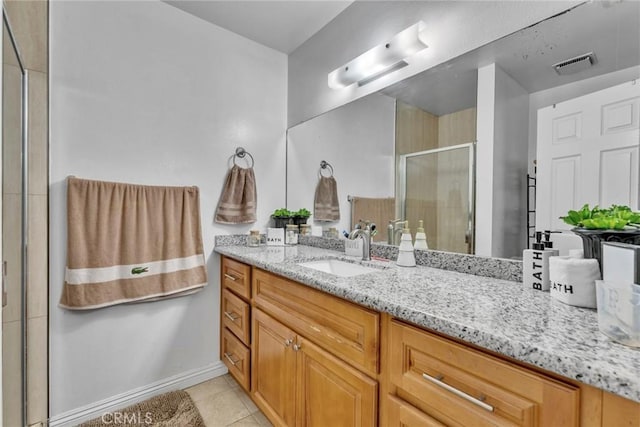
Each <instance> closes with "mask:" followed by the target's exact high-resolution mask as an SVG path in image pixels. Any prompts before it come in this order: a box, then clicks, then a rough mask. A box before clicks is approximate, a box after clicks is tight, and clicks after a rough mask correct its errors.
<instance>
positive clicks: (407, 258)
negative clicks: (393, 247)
mask: <svg viewBox="0 0 640 427" xmlns="http://www.w3.org/2000/svg"><path fill="white" fill-rule="evenodd" d="M396 264H398V265H399V266H402V267H415V266H416V257H415V254H414V253H413V244H412V239H411V231H410V230H409V221H405V222H404V228H403V229H402V238H401V239H400V247H399V248H398V260H397V261H396Z"/></svg>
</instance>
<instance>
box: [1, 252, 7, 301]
mask: <svg viewBox="0 0 640 427" xmlns="http://www.w3.org/2000/svg"><path fill="white" fill-rule="evenodd" d="M6 279H7V261H3V262H2V306H3V307H6V306H7V288H6V287H5V285H4V284H5V282H6Z"/></svg>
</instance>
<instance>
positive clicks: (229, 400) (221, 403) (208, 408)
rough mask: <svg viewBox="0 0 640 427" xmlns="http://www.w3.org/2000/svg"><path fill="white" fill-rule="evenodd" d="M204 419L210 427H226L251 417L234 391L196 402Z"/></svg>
mask: <svg viewBox="0 0 640 427" xmlns="http://www.w3.org/2000/svg"><path fill="white" fill-rule="evenodd" d="M196 406H197V407H198V410H199V411H200V414H201V415H202V419H203V420H204V422H205V424H206V425H207V426H208V427H218V426H220V427H226V426H228V425H229V424H233V423H234V422H236V421H239V420H241V419H243V418H246V417H247V416H249V415H250V414H249V410H248V409H247V407H246V406H245V405H244V403H242V401H241V400H240V398H239V397H238V395H237V394H236V393H235V391H234V390H228V391H223V392H222V393H218V394H216V395H215V396H213V397H211V398H209V399H204V400H200V401H199V402H196Z"/></svg>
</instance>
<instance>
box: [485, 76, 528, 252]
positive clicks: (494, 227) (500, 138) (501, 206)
mask: <svg viewBox="0 0 640 427" xmlns="http://www.w3.org/2000/svg"><path fill="white" fill-rule="evenodd" d="M477 114H478V116H477V137H478V140H477V146H476V245H475V253H476V255H481V256H493V257H502V258H512V257H519V256H522V250H523V249H524V248H525V247H526V236H527V233H526V200H527V199H526V174H527V150H528V141H527V137H526V131H527V129H528V119H529V118H528V114H529V94H528V93H527V91H526V90H525V89H524V88H522V86H520V85H519V84H518V82H516V81H515V80H514V79H512V78H511V76H509V75H508V74H507V73H505V72H504V71H503V70H502V69H501V68H500V67H498V66H496V65H495V64H490V65H487V66H484V67H481V68H480V69H479V70H478V104H477Z"/></svg>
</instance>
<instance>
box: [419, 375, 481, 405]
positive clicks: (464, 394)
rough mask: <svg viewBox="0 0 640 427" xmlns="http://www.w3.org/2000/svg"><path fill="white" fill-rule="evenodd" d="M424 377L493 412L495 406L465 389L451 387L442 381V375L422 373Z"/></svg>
mask: <svg viewBox="0 0 640 427" xmlns="http://www.w3.org/2000/svg"><path fill="white" fill-rule="evenodd" d="M422 377H423V378H424V379H425V380H428V381H431V382H432V383H434V384H435V385H437V386H439V387H442V388H443V389H445V390H447V391H450V392H451V393H453V394H455V395H456V396H459V397H461V398H463V399H465V400H467V401H469V402H471V403H473V404H474V405H477V406H479V407H481V408H482V409H486V410H487V411H489V412H493V406H491V405H488V404H486V403H484V402H483V401H482V400H480V399H476V398H475V397H473V396H471V395H469V394H467V393H465V392H464V391H461V390H458V389H457V388H455V387H451V386H450V385H449V384H447V383H445V382H443V381H441V380H442V378H443V377H442V376H438V378H434V377H432V376H431V375H427V374H424V373H423V374H422Z"/></svg>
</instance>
